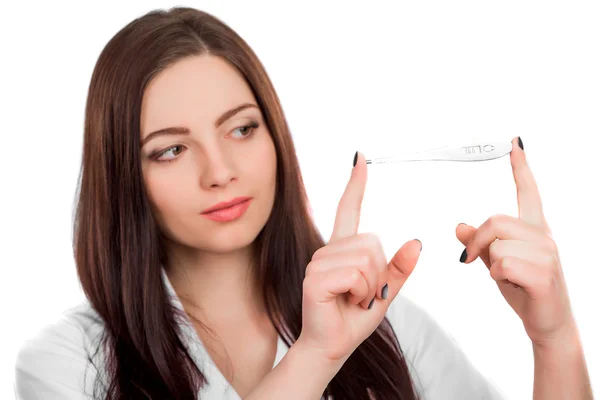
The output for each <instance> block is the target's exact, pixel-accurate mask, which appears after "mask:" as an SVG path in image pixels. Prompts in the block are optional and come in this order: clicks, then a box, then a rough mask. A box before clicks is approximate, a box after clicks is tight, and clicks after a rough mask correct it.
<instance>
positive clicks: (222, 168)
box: [201, 150, 236, 189]
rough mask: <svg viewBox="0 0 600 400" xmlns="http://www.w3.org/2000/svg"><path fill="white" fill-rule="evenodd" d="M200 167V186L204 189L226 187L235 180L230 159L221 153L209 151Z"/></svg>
mask: <svg viewBox="0 0 600 400" xmlns="http://www.w3.org/2000/svg"><path fill="white" fill-rule="evenodd" d="M203 164H204V165H203V166H202V167H201V169H202V172H201V184H202V186H203V187H205V188H207V189H208V188H213V187H219V186H226V185H227V184H228V183H229V182H231V181H232V180H234V179H235V178H236V176H235V168H234V165H233V160H232V159H231V157H230V156H229V155H228V154H226V153H225V152H223V151H220V150H211V151H210V153H207V154H206V155H205V157H204V161H203Z"/></svg>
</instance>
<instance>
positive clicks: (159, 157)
mask: <svg viewBox="0 0 600 400" xmlns="http://www.w3.org/2000/svg"><path fill="white" fill-rule="evenodd" d="M182 148H183V146H180V145H177V146H173V147H169V148H168V149H167V150H165V151H163V152H161V153H160V154H159V156H158V157H157V159H156V161H159V162H162V161H172V160H173V158H171V159H166V160H165V159H162V158H164V155H165V154H169V153H175V154H174V156H177V154H179V153H181V150H180V151H174V150H175V149H182Z"/></svg>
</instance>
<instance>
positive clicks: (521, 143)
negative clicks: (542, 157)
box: [519, 136, 525, 150]
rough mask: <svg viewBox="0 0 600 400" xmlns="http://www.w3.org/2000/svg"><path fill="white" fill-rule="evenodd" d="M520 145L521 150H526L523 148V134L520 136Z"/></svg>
mask: <svg viewBox="0 0 600 400" xmlns="http://www.w3.org/2000/svg"><path fill="white" fill-rule="evenodd" d="M519 147H520V148H521V150H525V149H524V148H523V141H522V140H521V136H519Z"/></svg>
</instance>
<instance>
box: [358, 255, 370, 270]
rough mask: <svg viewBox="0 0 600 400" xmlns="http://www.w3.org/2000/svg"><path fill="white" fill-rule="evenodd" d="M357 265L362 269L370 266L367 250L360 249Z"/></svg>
mask: <svg viewBox="0 0 600 400" xmlns="http://www.w3.org/2000/svg"><path fill="white" fill-rule="evenodd" d="M356 264H357V266H359V267H360V268H364V269H369V268H370V266H371V254H370V253H369V252H368V251H361V252H360V254H359V255H358V256H357V261H356Z"/></svg>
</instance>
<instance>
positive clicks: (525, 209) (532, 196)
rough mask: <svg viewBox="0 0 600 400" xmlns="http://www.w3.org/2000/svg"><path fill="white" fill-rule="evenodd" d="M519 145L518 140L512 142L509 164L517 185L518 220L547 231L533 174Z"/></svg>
mask: <svg viewBox="0 0 600 400" xmlns="http://www.w3.org/2000/svg"><path fill="white" fill-rule="evenodd" d="M519 143H520V144H521V145H522V143H523V142H522V141H521V139H520V138H514V139H513V140H512V145H513V149H512V152H511V154H510V164H511V166H512V171H513V176H514V178H515V183H516V185H517V201H518V204H519V218H520V219H522V220H524V221H526V222H528V223H530V224H532V225H534V226H537V227H540V228H543V229H545V230H548V226H547V224H546V219H545V217H544V212H543V210H542V198H541V196H540V192H539V190H538V187H537V183H536V182H535V178H534V177H533V173H532V172H531V169H530V168H529V165H528V164H527V159H526V157H525V151H524V149H523V148H521V145H519Z"/></svg>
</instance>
